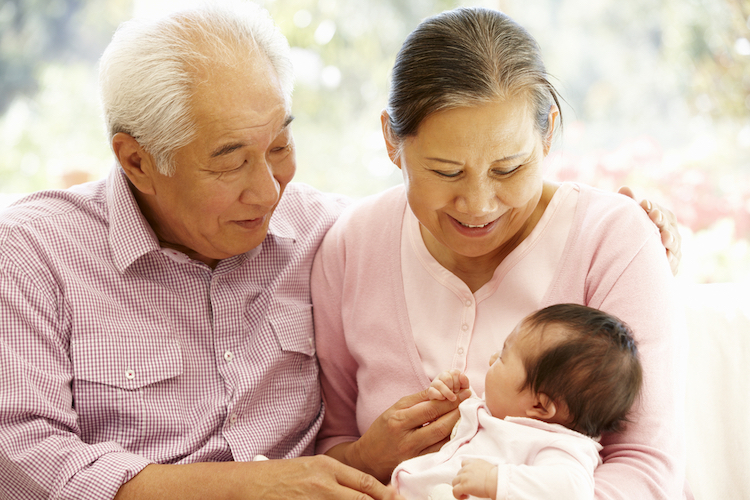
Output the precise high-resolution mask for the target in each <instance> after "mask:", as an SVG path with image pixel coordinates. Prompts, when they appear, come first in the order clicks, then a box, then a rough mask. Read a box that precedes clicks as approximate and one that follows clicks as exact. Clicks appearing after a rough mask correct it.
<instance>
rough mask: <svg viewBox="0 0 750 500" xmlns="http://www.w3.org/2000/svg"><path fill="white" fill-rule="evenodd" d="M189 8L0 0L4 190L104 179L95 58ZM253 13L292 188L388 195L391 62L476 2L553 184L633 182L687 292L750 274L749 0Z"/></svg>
mask: <svg viewBox="0 0 750 500" xmlns="http://www.w3.org/2000/svg"><path fill="white" fill-rule="evenodd" d="M185 3H194V2H193V1H192V0H106V1H103V0H0V115H2V117H0V195H1V194H2V193H14V192H28V191H32V190H37V189H42V188H48V187H65V186H67V185H70V184H71V183H74V182H78V181H80V180H83V179H85V178H99V177H102V176H104V175H105V174H106V172H107V171H108V170H109V168H110V166H111V164H112V159H111V153H110V151H109V146H108V145H107V144H106V139H105V134H104V131H103V125H102V124H101V118H100V116H99V113H100V112H99V108H98V101H97V97H96V94H97V92H96V64H95V63H96V59H97V58H98V56H99V54H101V52H102V50H103V49H104V47H105V46H106V44H107V42H108V41H109V39H110V37H111V35H112V33H113V31H114V29H115V27H116V26H117V24H118V23H119V22H121V21H123V20H125V19H128V18H129V17H131V15H132V14H133V12H136V13H144V12H146V13H147V12H148V10H149V8H161V9H162V10H164V9H167V8H169V7H170V6H179V5H183V4H185ZM259 3H261V4H262V5H264V7H266V8H267V9H268V10H269V11H270V13H271V15H272V16H273V18H274V19H275V20H276V22H277V23H278V24H279V26H280V28H281V30H282V31H283V32H284V33H285V34H286V36H287V37H288V39H289V42H290V45H291V46H292V51H293V58H294V63H295V69H296V72H297V85H296V88H295V94H294V108H293V112H294V114H295V117H296V119H295V122H294V133H295V139H296V142H297V151H298V153H297V156H298V173H297V180H298V181H303V182H307V183H310V184H312V185H314V186H316V187H318V188H320V189H323V190H328V191H336V192H342V193H345V194H348V195H351V196H354V197H359V196H364V195H367V194H370V193H374V192H378V191H381V190H382V189H385V188H387V187H388V186H392V185H394V184H397V183H399V182H400V181H401V176H400V172H399V171H398V170H397V169H396V168H395V167H394V166H393V165H392V164H391V163H390V162H389V160H388V157H387V155H386V153H385V148H384V144H383V139H382V136H381V133H380V112H381V110H382V109H383V107H384V106H385V103H386V99H387V92H388V78H389V74H390V69H391V66H392V64H393V61H394V58H395V54H396V52H397V50H398V48H399V47H400V44H401V43H402V41H403V40H404V38H405V37H406V36H407V34H408V33H409V32H410V31H411V30H412V29H413V28H414V27H415V26H416V25H417V24H418V23H419V22H420V21H421V20H422V19H423V18H425V17H427V16H429V15H432V14H435V13H437V12H440V11H442V10H446V9H450V8H454V7H456V6H459V5H465V4H472V5H480V4H481V5H483V6H486V7H491V8H499V9H500V10H503V11H505V12H507V13H508V14H509V15H511V16H512V17H513V18H515V19H516V20H518V21H519V22H520V23H521V24H522V25H523V26H525V27H526V28H527V29H528V30H529V31H530V32H531V33H532V34H533V35H534V36H535V37H536V38H537V40H538V41H539V44H540V46H541V48H542V52H543V54H544V56H545V60H546V62H547V66H548V69H549V71H550V73H551V74H552V76H553V81H554V82H555V84H556V86H557V87H558V90H559V91H560V93H561V94H562V96H563V98H564V100H565V103H564V106H563V108H564V109H563V114H564V117H565V130H564V131H563V133H562V134H561V135H559V138H558V141H557V142H556V145H555V149H554V150H553V154H552V155H550V158H549V161H548V166H547V168H548V175H549V176H550V177H553V178H557V179H575V180H579V181H582V182H588V183H591V184H594V185H596V186H599V187H602V188H604V189H616V188H617V187H618V185H620V184H625V183H627V184H628V185H631V186H632V187H634V188H636V190H637V191H638V194H641V195H644V194H648V196H649V197H650V198H651V199H654V200H656V201H658V202H662V203H664V204H665V205H666V206H668V207H670V208H671V209H672V210H673V211H674V212H675V213H676V214H677V215H678V218H680V220H681V221H682V222H683V224H684V230H685V233H686V236H687V238H688V240H689V241H695V242H700V245H701V246H702V249H701V251H700V252H696V253H695V255H696V257H695V259H696V262H695V263H694V264H691V263H690V260H691V259H692V257H690V255H689V254H690V252H689V250H690V249H689V248H688V247H686V248H685V253H686V257H685V261H686V262H685V264H686V265H685V266H683V269H684V268H685V267H688V268H689V267H690V266H693V265H694V266H696V268H697V267H700V269H699V270H696V271H694V272H693V273H692V275H693V276H694V277H695V279H696V280H698V281H732V280H737V279H750V249H748V246H750V245H749V242H750V20H749V19H750V0H631V1H629V2H617V1H615V0H599V1H597V2H590V1H589V0H494V1H493V0H486V1H472V2H468V1H461V0H410V1H408V2H405V1H402V0H260V1H259ZM0 201H1V200H0ZM727 235H729V236H727ZM727 238H728V239H727ZM727 242H728V243H727ZM712 245H713V246H712ZM707 247H711V248H709V249H706V248H707ZM714 247H715V248H714ZM707 255H708V256H711V257H707ZM697 261H702V262H697Z"/></svg>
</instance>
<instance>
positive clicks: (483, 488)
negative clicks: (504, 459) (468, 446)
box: [453, 458, 497, 500]
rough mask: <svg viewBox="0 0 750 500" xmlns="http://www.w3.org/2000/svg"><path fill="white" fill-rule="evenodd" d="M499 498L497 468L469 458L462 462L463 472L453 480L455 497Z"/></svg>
mask: <svg viewBox="0 0 750 500" xmlns="http://www.w3.org/2000/svg"><path fill="white" fill-rule="evenodd" d="M469 495H473V496H475V497H479V498H492V500H495V497H496V496H497V466H496V465H492V464H491V463H489V462H487V461H485V460H481V459H479V458H467V459H466V460H464V461H463V462H461V470H459V471H458V474H456V477H455V478H453V496H454V497H456V498H459V499H460V498H469Z"/></svg>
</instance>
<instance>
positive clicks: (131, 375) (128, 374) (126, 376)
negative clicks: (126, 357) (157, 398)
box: [125, 370, 135, 380]
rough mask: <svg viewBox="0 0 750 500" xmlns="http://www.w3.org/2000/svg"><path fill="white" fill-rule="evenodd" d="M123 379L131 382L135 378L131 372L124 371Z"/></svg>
mask: <svg viewBox="0 0 750 500" xmlns="http://www.w3.org/2000/svg"><path fill="white" fill-rule="evenodd" d="M125 378H126V379H128V380H133V379H134V378H135V372H134V371H133V370H125Z"/></svg>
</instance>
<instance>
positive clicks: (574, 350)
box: [522, 304, 643, 437]
mask: <svg viewBox="0 0 750 500" xmlns="http://www.w3.org/2000/svg"><path fill="white" fill-rule="evenodd" d="M524 321H525V322H527V324H528V326H529V327H530V329H533V330H535V331H538V332H540V334H541V335H545V330H546V329H548V328H549V327H551V326H553V325H555V326H558V327H561V328H558V329H556V331H555V332H556V333H557V332H559V331H560V330H562V332H561V336H562V340H555V341H553V342H552V343H551V344H550V347H549V348H547V349H545V350H544V352H542V353H541V354H535V355H534V356H533V357H529V358H527V359H525V360H524V366H525V367H526V384H525V385H524V387H522V389H531V390H532V391H533V392H534V393H536V394H538V393H544V394H546V395H547V396H548V397H549V398H550V399H552V401H556V402H558V404H559V403H560V402H564V403H565V404H566V405H567V408H568V411H569V413H570V417H571V422H569V427H571V428H572V429H574V430H577V431H578V432H581V433H583V434H586V435H588V436H592V437H596V436H599V435H601V433H602V432H613V431H619V430H621V429H622V425H623V424H624V423H625V422H627V421H628V420H627V417H628V412H629V411H630V409H631V407H632V406H633V403H634V402H635V400H636V399H637V398H638V395H639V392H640V389H641V385H642V382H643V370H642V368H641V363H640V360H639V359H638V350H637V348H636V344H635V340H634V339H633V332H632V331H631V330H630V327H629V326H628V325H627V324H625V323H624V322H622V321H620V320H619V319H617V318H616V317H614V316H612V315H611V314H607V313H605V312H603V311H600V310H598V309H593V308H591V307H586V306H582V305H578V304H556V305H553V306H549V307H546V308H544V309H541V310H539V311H537V312H535V313H533V314H531V315H530V316H528V317H527V318H526V319H525V320H524ZM541 342H542V344H543V345H545V344H546V342H545V341H544V338H542V340H541ZM527 352H528V351H527Z"/></svg>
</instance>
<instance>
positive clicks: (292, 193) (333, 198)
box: [276, 182, 352, 224]
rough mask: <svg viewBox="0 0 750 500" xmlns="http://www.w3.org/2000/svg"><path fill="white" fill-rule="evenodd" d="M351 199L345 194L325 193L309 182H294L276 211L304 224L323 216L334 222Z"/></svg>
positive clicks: (288, 186) (289, 185) (287, 189)
mask: <svg viewBox="0 0 750 500" xmlns="http://www.w3.org/2000/svg"><path fill="white" fill-rule="evenodd" d="M351 201H352V200H351V199H350V198H348V197H346V196H344V195H340V194H335V193H324V192H322V191H319V190H317V189H315V188H314V187H312V186H309V185H307V184H302V183H298V182H294V183H290V184H288V185H287V186H286V188H285V189H284V194H283V195H282V197H281V201H279V205H278V207H277V208H276V213H277V214H280V215H281V216H282V217H283V218H288V219H290V220H292V221H296V222H297V223H302V224H304V223H311V222H313V221H317V220H319V219H320V218H321V217H322V218H325V219H330V220H331V222H332V221H334V220H336V219H337V218H338V217H339V215H341V212H343V211H344V209H345V208H346V207H347V206H348V205H349V204H351Z"/></svg>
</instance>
